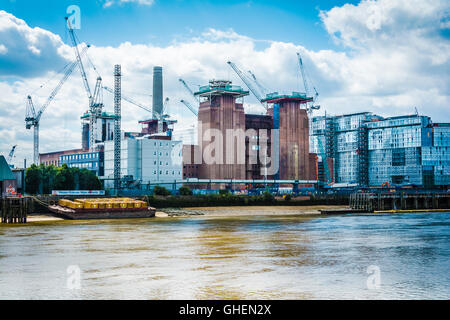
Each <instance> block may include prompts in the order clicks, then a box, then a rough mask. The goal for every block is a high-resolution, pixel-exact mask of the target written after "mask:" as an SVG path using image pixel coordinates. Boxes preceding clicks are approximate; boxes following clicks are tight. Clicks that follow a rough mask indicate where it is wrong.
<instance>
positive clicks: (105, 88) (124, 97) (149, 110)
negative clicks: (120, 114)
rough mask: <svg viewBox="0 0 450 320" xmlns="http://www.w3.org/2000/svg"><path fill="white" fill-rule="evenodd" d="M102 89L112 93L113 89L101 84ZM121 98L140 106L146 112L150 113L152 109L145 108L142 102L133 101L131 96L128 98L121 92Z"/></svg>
mask: <svg viewBox="0 0 450 320" xmlns="http://www.w3.org/2000/svg"><path fill="white" fill-rule="evenodd" d="M103 89H104V90H106V91H108V92H109V93H112V94H114V90H113V89H111V88H110V87H107V86H103ZM122 100H124V101H126V102H128V103H131V104H133V105H135V106H137V107H139V108H141V109H142V110H145V111H147V112H150V113H152V110H151V109H149V108H147V107H146V106H144V105H143V104H141V103H139V102H136V101H134V100H133V99H131V98H129V97H126V96H124V95H123V94H122Z"/></svg>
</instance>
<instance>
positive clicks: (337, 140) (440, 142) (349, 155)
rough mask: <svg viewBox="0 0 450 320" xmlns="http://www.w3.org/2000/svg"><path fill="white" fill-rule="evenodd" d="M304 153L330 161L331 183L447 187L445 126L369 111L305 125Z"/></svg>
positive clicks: (449, 163)
mask: <svg viewBox="0 0 450 320" xmlns="http://www.w3.org/2000/svg"><path fill="white" fill-rule="evenodd" d="M310 146H311V147H310V152H312V153H317V154H318V155H319V161H320V160H321V157H320V155H322V156H323V155H327V156H328V157H332V158H333V159H334V168H333V169H334V170H333V172H334V182H335V183H347V184H358V185H360V186H371V187H376V186H382V185H388V186H389V185H401V186H406V185H413V186H423V187H433V186H437V187H443V186H444V187H445V186H448V185H449V184H450V152H449V151H450V124H433V123H432V121H431V119H430V118H429V117H427V116H419V115H407V116H398V117H389V118H383V117H381V116H377V115H373V114H371V113H367V112H366V113H356V114H349V115H342V116H325V117H324V116H320V117H314V118H312V119H311V121H310Z"/></svg>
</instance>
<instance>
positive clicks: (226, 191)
mask: <svg viewBox="0 0 450 320" xmlns="http://www.w3.org/2000/svg"><path fill="white" fill-rule="evenodd" d="M219 194H220V195H222V196H227V195H230V194H231V193H230V190H228V189H220V190H219Z"/></svg>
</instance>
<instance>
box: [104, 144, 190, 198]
mask: <svg viewBox="0 0 450 320" xmlns="http://www.w3.org/2000/svg"><path fill="white" fill-rule="evenodd" d="M182 162H183V158H182V142H181V141H173V140H170V139H161V138H152V139H148V138H144V137H140V138H135V139H134V138H131V137H130V138H127V139H125V138H123V139H122V141H121V174H120V175H121V177H122V178H126V180H128V181H129V182H130V183H131V184H134V186H135V187H136V186H138V185H145V184H150V183H155V182H158V183H172V182H174V181H180V180H182V179H183V176H182V174H183V164H182ZM104 164H105V174H104V180H105V188H113V187H114V181H113V178H114V142H113V141H107V142H106V143H105V160H104ZM180 186H181V185H179V186H178V187H180ZM167 187H168V188H169V189H170V188H171V187H170V184H167Z"/></svg>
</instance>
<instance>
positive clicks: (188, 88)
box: [178, 78, 200, 117]
mask: <svg viewBox="0 0 450 320" xmlns="http://www.w3.org/2000/svg"><path fill="white" fill-rule="evenodd" d="M178 81H180V82H181V84H182V85H183V87H184V88H186V90H187V91H188V92H189V93H190V94H191V96H192V97H193V98H194V99H195V102H196V104H198V107H197V108H195V107H194V106H193V105H192V104H191V103H189V102H188V101H186V100H184V99H182V100H180V102H181V103H182V104H184V105H185V106H186V107H187V108H188V109H189V110H190V111H191V112H192V113H193V114H194V115H195V116H196V117H197V116H198V111H197V110H198V108H199V107H200V98H199V97H197V96H196V95H195V94H194V91H192V89H191V88H190V87H189V86H188V85H187V83H186V81H184V80H183V79H181V78H180V79H178Z"/></svg>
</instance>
